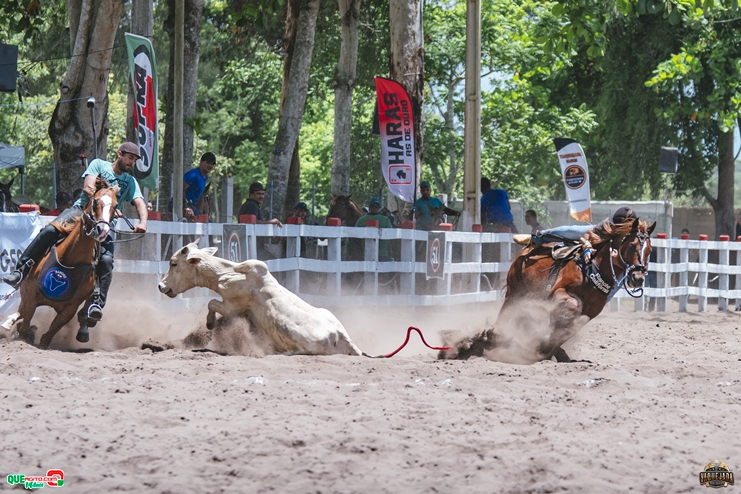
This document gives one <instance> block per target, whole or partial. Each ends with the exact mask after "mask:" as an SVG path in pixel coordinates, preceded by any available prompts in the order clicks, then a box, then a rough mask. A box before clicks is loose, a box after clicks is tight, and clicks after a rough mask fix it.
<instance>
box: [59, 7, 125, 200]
mask: <svg viewBox="0 0 741 494" xmlns="http://www.w3.org/2000/svg"><path fill="white" fill-rule="evenodd" d="M122 7H123V0H109V1H106V2H92V1H89V0H69V2H68V4H67V12H68V15H69V26H70V46H71V47H72V49H71V55H72V58H71V60H70V63H69V66H68V67H67V74H66V75H65V78H64V80H63V81H62V84H61V87H60V98H59V99H60V101H59V102H57V106H56V108H55V109H54V114H53V115H52V118H51V121H50V122H49V137H50V138H51V142H52V146H53V148H54V161H55V162H56V164H57V188H58V190H60V191H67V192H69V193H72V192H73V191H74V190H75V189H77V188H80V187H82V179H81V178H80V177H81V175H82V172H83V171H84V168H82V166H81V160H80V154H84V155H85V156H86V157H88V158H89V159H92V157H93V154H94V152H95V151H94V149H95V144H96V143H94V142H93V127H92V122H91V116H90V113H91V112H90V109H89V108H88V107H87V99H88V97H89V96H90V95H92V96H94V97H95V101H96V105H95V108H94V109H93V111H94V114H95V140H96V141H97V148H98V156H99V157H100V158H106V156H107V154H106V144H107V138H108V89H107V85H108V74H109V70H110V67H111V57H112V55H113V42H114V40H115V37H116V31H117V29H118V22H119V20H120V19H121V9H122ZM75 98H80V99H77V100H75V101H70V100H74V99H75Z"/></svg>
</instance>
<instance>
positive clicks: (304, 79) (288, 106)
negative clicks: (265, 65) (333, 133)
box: [268, 0, 319, 216]
mask: <svg viewBox="0 0 741 494" xmlns="http://www.w3.org/2000/svg"><path fill="white" fill-rule="evenodd" d="M318 13H319V0H302V2H301V10H300V13H299V16H298V25H297V28H296V42H295V46H294V51H293V56H292V60H291V66H290V74H289V76H288V85H287V89H286V92H285V95H286V96H285V99H284V100H283V107H282V109H281V114H280V120H279V121H278V134H277V135H276V136H275V145H274V146H273V154H272V155H271V156H270V164H269V167H268V184H272V185H273V204H274V205H275V207H280V206H281V205H283V206H284V205H285V202H286V195H287V189H288V175H289V172H290V168H291V160H292V157H293V155H294V149H296V144H297V140H298V135H299V131H300V130H301V118H302V117H303V114H304V105H305V103H306V93H307V91H308V88H309V69H310V67H311V57H312V53H313V51H314V32H315V30H316V19H317V15H318ZM287 213H288V211H283V212H282V214H281V216H285V215H286V214H287Z"/></svg>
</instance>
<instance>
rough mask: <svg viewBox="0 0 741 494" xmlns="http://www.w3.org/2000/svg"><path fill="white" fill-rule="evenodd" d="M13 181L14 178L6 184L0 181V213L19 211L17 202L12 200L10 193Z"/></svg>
mask: <svg viewBox="0 0 741 494" xmlns="http://www.w3.org/2000/svg"><path fill="white" fill-rule="evenodd" d="M14 181H15V179H13V180H11V181H10V182H8V183H7V184H4V183H2V182H0V213H17V212H18V211H20V208H19V207H18V204H16V203H14V202H13V199H12V198H13V194H11V193H10V188H11V187H12V186H13V182H14Z"/></svg>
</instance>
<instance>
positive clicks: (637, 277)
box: [613, 218, 656, 288]
mask: <svg viewBox="0 0 741 494" xmlns="http://www.w3.org/2000/svg"><path fill="white" fill-rule="evenodd" d="M629 223H630V224H631V229H630V232H628V233H627V234H625V235H624V236H622V238H618V237H616V242H619V243H618V244H617V245H616V246H615V247H614V251H613V252H615V251H616V254H617V257H618V258H619V260H620V263H621V264H622V267H623V268H624V269H626V270H627V271H628V278H627V280H626V282H627V284H628V286H629V287H630V288H641V287H642V286H643V283H644V281H645V279H646V273H648V258H649V256H650V255H651V249H652V248H651V233H652V232H653V231H654V229H655V228H656V222H655V221H654V223H653V224H652V225H650V226H649V225H648V222H646V221H644V222H641V221H640V220H639V219H637V218H636V219H635V220H633V221H632V222H629Z"/></svg>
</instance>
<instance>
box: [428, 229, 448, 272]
mask: <svg viewBox="0 0 741 494" xmlns="http://www.w3.org/2000/svg"><path fill="white" fill-rule="evenodd" d="M430 278H440V279H445V232H427V279H428V280H429V279H430Z"/></svg>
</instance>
